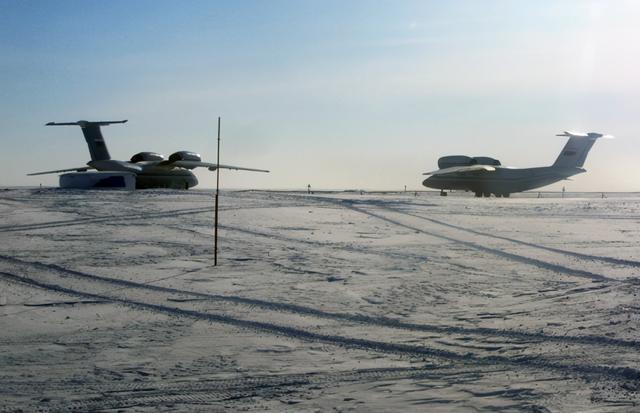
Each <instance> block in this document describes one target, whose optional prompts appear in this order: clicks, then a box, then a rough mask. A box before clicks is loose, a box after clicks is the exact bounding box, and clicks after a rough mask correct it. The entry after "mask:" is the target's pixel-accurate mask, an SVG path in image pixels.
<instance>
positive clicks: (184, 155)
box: [169, 151, 202, 162]
mask: <svg viewBox="0 0 640 413" xmlns="http://www.w3.org/2000/svg"><path fill="white" fill-rule="evenodd" d="M175 161H196V162H202V158H201V157H200V154H198V153H195V152H189V151H180V152H176V153H172V154H171V156H169V162H175Z"/></svg>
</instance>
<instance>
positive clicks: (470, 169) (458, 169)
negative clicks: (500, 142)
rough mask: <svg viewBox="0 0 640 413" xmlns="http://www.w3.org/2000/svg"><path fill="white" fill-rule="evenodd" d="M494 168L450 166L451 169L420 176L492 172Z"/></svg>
mask: <svg viewBox="0 0 640 413" xmlns="http://www.w3.org/2000/svg"><path fill="white" fill-rule="evenodd" d="M495 170H496V168H494V167H493V166H489V165H469V166H452V167H451V168H444V169H439V170H437V171H431V172H425V173H423V174H422V175H446V174H454V173H458V172H474V171H487V172H493V171H495Z"/></svg>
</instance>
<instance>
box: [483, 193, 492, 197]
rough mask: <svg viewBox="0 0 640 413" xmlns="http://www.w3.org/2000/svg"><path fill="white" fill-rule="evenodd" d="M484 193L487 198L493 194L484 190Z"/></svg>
mask: <svg viewBox="0 0 640 413" xmlns="http://www.w3.org/2000/svg"><path fill="white" fill-rule="evenodd" d="M482 195H484V197H485V198H489V197H490V196H491V194H490V193H489V192H483V193H482Z"/></svg>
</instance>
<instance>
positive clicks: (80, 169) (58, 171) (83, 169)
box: [27, 166, 94, 176]
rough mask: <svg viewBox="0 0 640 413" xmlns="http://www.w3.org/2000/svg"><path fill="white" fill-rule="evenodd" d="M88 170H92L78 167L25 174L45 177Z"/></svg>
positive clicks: (87, 167)
mask: <svg viewBox="0 0 640 413" xmlns="http://www.w3.org/2000/svg"><path fill="white" fill-rule="evenodd" d="M89 169H94V168H92V167H90V166H80V167H78V168H69V169H58V170H56V171H44V172H33V173H30V174H27V176H33V175H46V174H57V173H60V172H72V171H75V172H85V171H87V170H89Z"/></svg>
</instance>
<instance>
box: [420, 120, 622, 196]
mask: <svg viewBox="0 0 640 413" xmlns="http://www.w3.org/2000/svg"><path fill="white" fill-rule="evenodd" d="M556 136H566V137H568V138H569V141H567V144H566V145H565V146H564V148H563V149H562V152H560V155H559V156H558V158H557V159H556V161H555V162H554V163H553V165H551V166H543V167H537V168H509V167H504V166H502V165H501V163H500V161H499V160H497V159H494V158H489V157H486V156H476V157H470V156H461V155H453V156H444V157H442V158H440V159H438V167H439V168H440V169H438V170H437V171H432V172H426V173H424V174H423V175H430V177H429V178H427V179H425V180H424V181H423V182H422V184H423V185H424V186H426V187H428V188H434V189H440V195H443V196H444V195H446V194H447V193H446V192H445V191H446V190H464V191H471V192H474V193H475V195H476V197H482V196H485V197H489V196H491V194H493V195H495V196H497V197H508V196H509V195H510V194H512V193H514V192H522V191H528V190H531V189H535V188H540V187H542V186H546V185H550V184H552V183H554V182H558V181H561V180H563V179H567V178H569V177H571V176H573V175H577V174H580V173H583V172H586V170H585V169H584V168H583V166H584V162H585V160H586V159H587V154H588V153H589V150H590V149H591V147H592V146H593V144H594V143H595V141H596V140H598V139H600V138H613V136H611V135H603V134H601V133H595V132H590V133H581V132H563V133H561V134H559V135H556Z"/></svg>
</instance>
